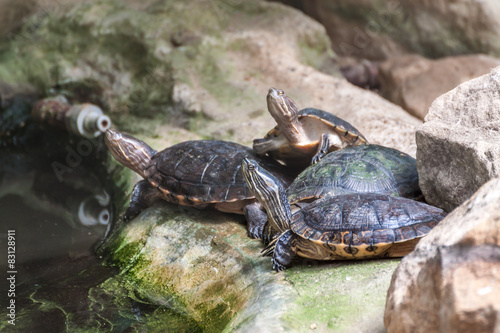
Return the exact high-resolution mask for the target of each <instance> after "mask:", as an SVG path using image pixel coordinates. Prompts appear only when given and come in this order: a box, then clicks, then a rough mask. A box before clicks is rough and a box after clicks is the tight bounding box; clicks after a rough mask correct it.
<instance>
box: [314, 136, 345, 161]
mask: <svg viewBox="0 0 500 333" xmlns="http://www.w3.org/2000/svg"><path fill="white" fill-rule="evenodd" d="M341 148H342V140H341V139H340V138H339V137H338V136H337V135H335V134H326V133H325V134H323V135H321V139H320V140H319V145H318V151H317V152H316V154H315V155H314V156H313V158H312V160H311V164H316V163H318V162H319V161H320V160H321V159H322V158H323V157H324V156H325V155H326V154H328V153H329V152H330V151H333V150H339V149H341Z"/></svg>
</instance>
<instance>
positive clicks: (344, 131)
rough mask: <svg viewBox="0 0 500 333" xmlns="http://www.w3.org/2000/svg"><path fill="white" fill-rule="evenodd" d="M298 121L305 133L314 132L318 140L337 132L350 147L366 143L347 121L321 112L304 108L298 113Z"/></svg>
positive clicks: (361, 135)
mask: <svg viewBox="0 0 500 333" xmlns="http://www.w3.org/2000/svg"><path fill="white" fill-rule="evenodd" d="M299 121H300V122H301V123H302V126H304V128H305V130H306V132H316V133H317V134H318V140H319V137H320V136H321V134H323V133H327V132H337V133H338V134H339V135H340V136H341V137H342V140H345V141H347V142H349V144H351V145H361V144H365V143H367V142H368V140H366V138H365V137H364V136H363V134H361V133H360V132H359V131H358V130H357V129H356V128H355V127H354V126H352V125H351V124H350V123H348V122H347V121H345V120H343V119H341V118H339V117H337V116H335V115H333V114H331V113H329V112H325V111H323V110H318V109H315V108H306V109H302V110H300V111H299Z"/></svg>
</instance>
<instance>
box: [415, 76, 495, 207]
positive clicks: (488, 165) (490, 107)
mask: <svg viewBox="0 0 500 333" xmlns="http://www.w3.org/2000/svg"><path fill="white" fill-rule="evenodd" d="M499 127H500V68H499V67H497V68H496V69H494V70H493V71H491V73H490V74H487V75H484V76H481V77H479V78H477V79H474V80H470V81H467V82H465V83H463V84H461V85H460V86H458V87H457V88H455V89H453V90H452V91H450V92H448V93H446V94H444V95H442V96H441V97H439V98H438V99H436V100H435V101H434V103H432V105H431V107H430V109H429V113H428V114H427V116H426V117H425V123H424V125H423V126H422V127H421V128H420V129H419V130H418V132H417V146H418V148H417V168H418V174H419V181H420V187H421V188H422V192H423V193H424V196H425V198H426V200H427V201H428V202H429V203H430V204H432V205H435V206H438V207H441V208H443V209H445V210H447V211H450V210H452V209H453V208H455V207H456V206H458V205H460V204H461V203H462V202H464V201H465V200H466V199H467V198H469V197H470V196H471V195H472V194H473V193H474V192H475V191H476V190H477V189H478V188H479V187H480V186H481V185H483V184H484V183H486V182H487V181H488V180H490V179H491V178H494V177H496V176H499V175H500V145H499V144H498V143H499V142H500V131H499V130H498V129H499Z"/></svg>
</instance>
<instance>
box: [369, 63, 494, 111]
mask: <svg viewBox="0 0 500 333" xmlns="http://www.w3.org/2000/svg"><path fill="white" fill-rule="evenodd" d="M497 66H500V59H496V58H493V57H490V56H486V55H480V54H478V55H463V56H452V57H445V58H442V59H438V60H429V59H426V58H424V57H421V56H418V55H408V56H401V57H395V58H392V59H389V60H387V61H385V62H383V63H382V64H380V66H379V70H378V79H379V81H380V86H381V91H380V93H381V95H382V96H384V97H385V98H387V99H388V100H390V101H391V102H393V103H395V104H397V105H400V106H401V107H402V108H403V109H405V110H406V111H408V112H409V113H411V114H412V115H414V116H415V117H417V118H420V119H424V117H425V115H426V114H427V111H428V110H429V107H430V106H431V104H432V102H433V101H434V100H435V99H436V98H438V97H439V96H441V95H442V94H444V93H446V92H448V91H450V90H451V89H453V88H455V87H456V86H458V85H459V84H461V83H463V82H465V81H468V80H471V79H473V78H476V77H478V76H481V75H484V74H487V73H489V72H490V71H491V69H492V68H495V67H497Z"/></svg>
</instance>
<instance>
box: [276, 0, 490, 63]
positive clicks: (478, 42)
mask: <svg viewBox="0 0 500 333" xmlns="http://www.w3.org/2000/svg"><path fill="white" fill-rule="evenodd" d="M284 2H287V3H290V2H293V1H284ZM301 4H302V8H303V9H304V11H305V12H306V13H308V14H309V15H312V16H313V17H315V18H316V19H318V21H320V22H322V23H323V24H324V25H325V27H326V29H327V31H328V34H329V35H330V38H331V39H332V42H333V47H334V50H335V52H337V54H339V55H345V56H357V57H361V58H369V59H385V58H388V57H392V56H396V55H401V54H404V53H406V52H408V51H411V52H417V53H420V54H422V55H424V56H428V57H431V58H436V57H443V56H449V55H456V54H466V53H487V54H492V55H500V44H499V43H497V41H498V39H499V37H500V24H499V23H498V19H497V18H498V16H499V15H500V3H499V2H498V1H496V0H485V1H475V0H461V1H448V0H437V1H425V2H421V1H412V0H399V1H384V0H376V1H367V0H354V1H352V0H341V1H330V0H303V1H301Z"/></svg>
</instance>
